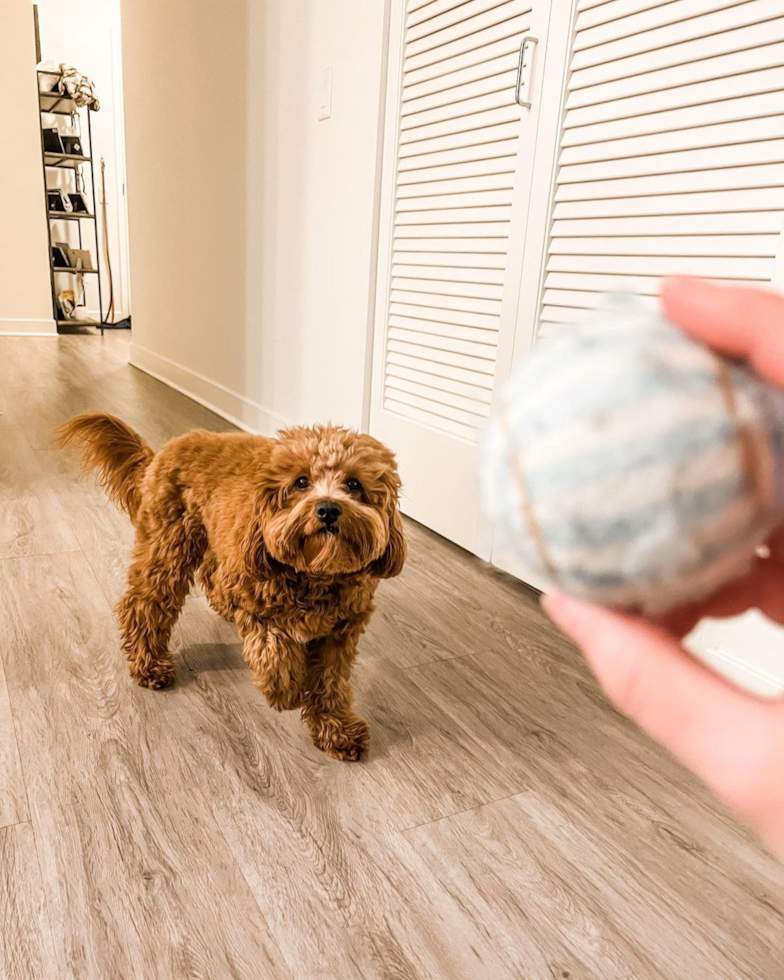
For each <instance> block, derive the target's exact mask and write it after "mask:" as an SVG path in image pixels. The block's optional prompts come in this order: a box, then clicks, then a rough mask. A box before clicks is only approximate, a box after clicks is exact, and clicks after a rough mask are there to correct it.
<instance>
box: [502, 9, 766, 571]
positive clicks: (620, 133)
mask: <svg viewBox="0 0 784 980" xmlns="http://www.w3.org/2000/svg"><path fill="white" fill-rule="evenodd" d="M563 61H564V64H563V67H562V71H561V77H560V79H557V78H555V77H554V76H553V77H549V78H547V79H546V80H545V86H546V87H548V91H547V93H546V95H545V98H546V99H547V100H549V101H548V109H547V112H548V114H549V115H551V116H552V117H557V119H558V120H559V123H557V124H556V123H553V124H552V125H551V131H550V132H549V134H548V135H547V136H542V135H541V134H540V139H539V145H538V149H537V159H536V161H535V166H534V175H533V182H534V186H535V187H537V189H538V190H540V191H541V192H542V194H541V195H540V197H539V198H537V199H536V200H535V202H534V203H533V204H532V209H531V214H530V215H529V222H528V228H527V235H528V243H527V247H526V252H525V260H524V269H523V277H522V289H521V301H520V309H519V315H518V327H517V336H516V341H515V358H516V357H519V356H524V355H525V353H526V352H527V351H529V350H530V348H531V345H532V343H533V342H534V340H535V338H536V337H537V336H541V337H546V336H547V335H550V334H555V333H557V332H558V331H559V330H564V329H569V325H570V324H571V323H572V322H573V321H575V320H577V319H579V318H580V317H582V316H583V315H584V312H585V310H586V309H589V308H591V307H593V306H594V305H595V304H596V302H597V300H598V298H599V296H600V294H601V293H603V292H605V291H607V290H609V289H625V290H630V291H632V292H635V293H638V294H641V295H642V296H644V297H646V299H647V300H648V302H650V303H651V304H653V303H655V302H656V298H655V297H656V294H657V292H658V288H659V281H660V279H661V277H663V276H667V275H672V274H683V275H696V276H702V277H707V278H712V279H717V280H726V281H732V282H738V283H752V284H759V285H764V284H769V283H770V282H771V280H772V279H773V277H774V275H775V274H776V265H777V258H776V256H777V253H778V255H779V259H778V262H779V263H780V262H781V261H782V255H784V246H783V245H782V236H783V229H784V0H745V2H738V0H576V2H575V3H574V9H573V12H572V30H571V32H570V41H569V43H568V51H567V52H566V53H565V57H564V59H563ZM556 89H557V90H558V91H557V95H556ZM556 102H557V104H556ZM544 112H545V110H543V115H544ZM545 188H546V191H545ZM542 196H544V197H545V198H546V199H547V202H548V203H547V204H544V203H543V202H542V200H541V197H542ZM492 560H493V562H494V563H496V564H498V565H500V566H501V567H503V568H506V569H507V570H509V571H512V572H513V573H514V572H515V571H516V567H515V566H516V562H515V560H514V557H513V556H512V555H510V554H509V553H508V552H506V553H505V552H504V551H503V549H502V547H501V546H500V544H496V546H495V547H494V549H493V559H492ZM534 584H536V583H534Z"/></svg>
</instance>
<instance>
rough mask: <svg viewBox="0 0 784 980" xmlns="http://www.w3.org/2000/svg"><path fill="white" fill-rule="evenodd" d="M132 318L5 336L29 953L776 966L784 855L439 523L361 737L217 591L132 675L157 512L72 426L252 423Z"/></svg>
mask: <svg viewBox="0 0 784 980" xmlns="http://www.w3.org/2000/svg"><path fill="white" fill-rule="evenodd" d="M127 353H128V344H127V337H121V336H114V335H110V336H107V337H106V339H105V340H101V339H99V338H97V337H63V338H60V339H57V340H55V339H51V340H50V339H48V338H29V339H28V338H24V339H22V338H0V411H1V412H2V415H0V976H2V977H7V978H13V980H17V978H18V980H30V978H35V980H37V978H39V977H53V978H58V980H59V978H70V977H75V978H78V980H88V978H96V980H123V978H140V980H156V978H163V980H179V978H185V977H200V978H210V980H221V978H224V977H226V978H229V977H232V978H243V980H244V978H248V980H256V978H267V977H274V978H277V977H281V978H285V977H291V978H297V980H300V978H304V980H311V978H330V980H331V978H341V980H343V978H396V980H403V978H417V980H427V978H445V980H460V978H468V980H504V978H511V977H514V978H523V980H553V978H556V980H566V978H572V980H576V978H599V980H631V978H645V980H660V978H673V980H702V978H704V980H724V978H726V980H739V978H749V980H777V978H781V977H784V869H782V868H781V867H779V866H778V865H777V864H776V863H775V862H774V861H772V860H771V859H770V858H769V857H767V856H766V855H765V854H764V853H763V851H762V850H761V849H760V847H758V846H757V844H756V843H755V842H754V840H753V839H752V838H751V837H750V835H749V834H748V833H746V832H745V831H744V830H743V829H741V828H740V827H739V826H738V825H737V823H736V822H735V820H734V819H733V818H732V817H731V816H729V815H728V814H727V813H726V812H725V811H724V810H723V809H722V808H721V807H720V806H719V805H718V804H716V803H715V802H714V801H713V800H712V799H711V798H710V796H709V795H708V793H707V792H706V791H705V790H704V789H703V788H702V787H701V786H700V785H699V784H698V783H697V782H696V780H695V779H693V778H692V777H691V776H690V775H689V774H687V773H686V772H684V771H683V770H682V769H680V768H679V766H678V765H676V764H675V763H674V762H673V761H672V760H671V759H669V758H668V757H667V756H666V755H665V753H664V752H662V751H661V750H660V749H659V748H658V747H656V746H655V745H653V744H652V743H651V742H650V741H648V740H647V739H646V738H645V737H644V736H643V735H641V734H640V733H639V732H638V731H636V730H635V729H634V727H633V726H632V725H630V724H629V723H628V722H627V721H626V720H624V719H623V718H621V717H619V716H618V715H617V714H616V713H615V712H613V711H612V710H611V709H610V708H609V707H608V706H607V704H606V703H605V701H604V699H603V697H602V695H601V694H600V692H599V691H598V689H597V686H596V684H595V682H594V681H593V679H592V677H591V676H590V674H589V672H588V671H587V669H586V667H585V665H584V664H583V662H582V660H581V658H580V656H579V655H578V654H577V652H576V651H575V650H573V649H572V648H571V647H570V646H569V645H568V644H566V643H565V642H564V641H563V640H562V639H561V638H560V637H559V636H558V635H557V634H556V632H555V631H554V629H553V628H552V627H551V626H550V625H549V623H548V622H547V621H546V620H545V618H544V617H543V616H542V614H541V612H540V611H539V607H538V603H537V599H536V597H535V595H534V594H533V593H531V592H530V591H528V590H526V589H525V588H524V587H522V586H521V585H519V584H518V583H515V582H513V581H511V580H510V579H507V578H505V577H503V576H502V575H500V574H498V573H496V572H494V571H492V570H491V569H489V568H488V567H486V566H485V565H483V564H482V563H481V562H479V561H477V560H475V559H474V558H472V557H470V556H469V555H466V554H465V553H463V552H461V551H460V550H459V549H457V548H455V547H453V546H451V545H450V544H448V543H446V542H444V541H442V540H440V539H439V538H437V537H436V536H435V535H433V534H431V533H429V532H427V531H426V530H424V529H422V528H421V527H418V526H416V525H413V524H411V523H409V525H408V530H409V537H410V545H411V558H410V561H409V564H408V566H407V568H406V570H405V572H404V574H403V575H402V576H401V578H399V579H397V580H395V581H391V582H388V583H383V584H382V587H381V588H380V590H379V610H378V613H377V615H376V617H375V619H374V621H373V624H372V627H371V629H370V631H369V633H368V634H367V636H366V637H365V639H364V642H363V650H362V656H361V658H360V663H359V665H358V668H357V672H356V690H357V701H358V705H359V706H360V708H361V710H362V712H363V713H364V714H365V716H366V717H367V718H368V719H369V720H370V722H371V725H372V736H373V745H372V753H371V755H370V757H369V758H368V760H367V761H366V762H363V763H361V764H360V765H347V764H340V763H337V762H334V761H332V760H330V759H328V758H326V757H325V756H323V755H320V754H319V753H318V752H316V750H315V749H314V748H313V747H312V746H311V745H310V743H309V740H308V739H307V737H306V735H305V732H304V730H303V728H302V726H301V724H300V723H299V721H298V719H297V718H296V717H295V716H294V715H292V714H288V715H278V714H275V713H274V712H272V711H270V710H269V709H268V708H267V707H266V706H265V704H264V702H263V700H262V698H261V696H260V695H259V694H258V693H257V691H256V690H255V688H254V687H253V684H252V682H251V678H250V674H249V673H248V672H247V670H246V669H245V668H244V666H243V663H242V658H241V655H240V648H239V644H238V642H237V637H236V635H235V633H234V631H233V630H232V629H231V628H230V627H229V626H228V625H227V624H226V623H224V622H222V621H221V620H219V619H218V618H217V616H215V615H214V614H213V613H212V612H211V611H210V609H209V608H208V607H207V605H206V603H205V600H204V599H203V598H202V597H199V596H194V597H193V598H191V599H190V600H189V601H188V604H187V607H186V610H185V612H184V615H183V617H182V619H181V622H180V624H179V626H178V628H177V631H176V636H175V639H174V643H175V645H176V648H177V650H178V654H179V661H180V668H179V678H178V681H177V684H176V686H175V687H173V688H172V689H171V690H168V691H163V692H152V691H148V690H142V689H140V688H138V687H136V686H134V685H133V684H132V683H131V682H130V680H129V679H128V677H127V674H126V668H125V664H124V662H123V659H122V657H121V655H120V652H119V648H118V637H117V631H116V628H115V624H114V619H113V615H112V605H113V603H114V602H115V601H116V599H117V597H118V594H119V591H120V589H121V587H122V579H123V572H124V566H125V562H126V559H127V555H128V548H129V543H130V540H131V534H130V528H129V525H128V522H127V519H126V518H125V517H124V516H123V515H122V514H120V513H118V512H117V511H116V510H115V509H114V508H113V507H112V506H111V505H110V504H109V503H108V502H107V501H106V500H105V499H104V497H103V496H102V494H101V493H100V492H99V491H98V490H96V488H95V487H94V485H93V483H92V482H91V481H89V480H88V481H82V480H80V479H79V478H78V473H77V467H76V465H75V463H74V461H73V460H72V459H71V458H69V457H68V456H66V455H65V454H63V453H60V452H59V451H57V450H54V449H53V448H52V447H51V444H50V436H51V432H52V429H53V428H54V427H55V425H57V424H58V423H59V422H61V421H63V420H64V419H65V418H66V417H68V416H69V415H71V414H72V413H74V412H77V411H81V410H84V409H87V408H102V409H106V410H109V411H112V412H114V413H116V414H118V415H121V416H122V417H123V418H125V419H127V420H128V421H129V422H130V423H131V424H133V425H135V426H136V427H138V429H139V430H140V431H141V432H142V433H143V434H144V435H145V436H146V437H147V438H148V439H149V440H150V441H151V442H152V443H153V444H154V445H155V444H160V443H161V442H162V441H163V440H165V439H167V438H168V437H170V436H172V435H175V434H177V433H179V432H182V431H184V430H186V429H188V428H193V427H197V426H201V427H208V428H212V429H224V428H227V426H226V424H225V423H224V422H222V421H221V420H220V419H219V418H217V417H216V416H214V415H212V414H210V413H209V412H207V411H206V410H205V409H203V408H201V407H199V406H198V405H196V404H194V403H193V402H191V401H189V400H188V399H187V398H185V397H183V396H181V395H179V394H177V393H176V392H174V391H172V390H170V389H168V388H167V387H165V386H164V385H162V384H160V383H158V382H156V381H154V380H153V379H151V378H149V377H147V376H146V375H144V374H141V373H140V372H137V371H135V370H134V369H132V368H131V367H129V366H128V364H127Z"/></svg>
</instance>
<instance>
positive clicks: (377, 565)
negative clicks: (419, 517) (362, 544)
mask: <svg viewBox="0 0 784 980" xmlns="http://www.w3.org/2000/svg"><path fill="white" fill-rule="evenodd" d="M406 550H407V549H406V538H405V535H404V534H403V522H402V521H401V520H400V511H399V510H398V509H397V507H395V508H394V509H393V511H392V516H391V517H390V519H389V543H388V544H387V547H386V550H385V551H384V554H383V555H382V556H381V557H380V558H377V559H376V561H374V562H373V564H372V565H371V566H370V571H371V573H372V574H373V575H375V576H376V577H377V578H394V577H395V576H396V575H399V574H400V573H401V572H402V571H403V565H404V564H405V561H406Z"/></svg>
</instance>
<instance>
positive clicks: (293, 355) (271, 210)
mask: <svg viewBox="0 0 784 980" xmlns="http://www.w3.org/2000/svg"><path fill="white" fill-rule="evenodd" d="M384 22H385V10H384V2H383V0H236V2H233V3H231V4H216V3H214V2H211V0H191V2H189V3H186V2H185V0H171V2H167V3H165V4H161V3H159V2H157V0H133V2H132V3H131V2H128V3H126V4H125V5H124V6H123V62H124V77H125V104H126V143H127V163H128V187H129V213H130V231H131V236H130V241H131V272H132V279H133V288H134V343H133V349H132V355H131V356H132V360H133V362H134V363H135V364H137V365H138V366H140V367H142V368H144V369H146V370H149V371H152V372H153V373H156V374H158V375H160V376H163V377H164V378H166V379H167V380H169V381H170V382H173V383H174V384H177V385H179V386H180V387H182V388H184V389H185V390H187V391H188V392H190V393H192V394H195V395H196V396H198V397H199V398H201V399H202V400H203V401H205V402H207V403H210V404H212V405H214V406H215V407H217V408H218V409H219V410H220V411H222V413H223V414H226V415H228V416H231V417H233V418H235V419H236V420H238V421H239V422H240V423H242V424H243V425H245V426H247V427H249V428H251V429H255V430H258V431H265V432H268V431H272V430H273V429H275V428H277V427H278V426H279V425H280V424H281V423H282V422H287V421H313V420H316V419H321V420H325V419H333V420H335V421H340V422H343V423H346V424H350V425H357V426H358V425H361V424H362V420H363V399H364V394H365V384H364V379H365V370H366V361H367V348H368V332H369V330H368V324H369V315H370V308H371V300H372V297H371V295H370V293H371V288H372V282H373V268H374V244H373V238H374V236H373V229H374V205H375V186H376V172H377V156H378V131H379V126H378V123H379V106H380V102H381V84H382V78H383V75H384V65H383V60H384V59H383V49H384V45H383V33H384ZM325 65H331V66H332V68H333V73H334V81H333V86H334V87H333V106H332V118H331V119H329V120H327V121H323V122H319V121H318V118H317V107H318V88H319V81H320V77H321V71H322V68H323V66H325Z"/></svg>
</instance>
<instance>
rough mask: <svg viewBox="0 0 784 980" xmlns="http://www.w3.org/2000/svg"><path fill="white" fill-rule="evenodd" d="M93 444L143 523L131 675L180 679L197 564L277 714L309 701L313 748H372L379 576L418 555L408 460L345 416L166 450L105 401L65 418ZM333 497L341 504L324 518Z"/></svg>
mask: <svg viewBox="0 0 784 980" xmlns="http://www.w3.org/2000/svg"><path fill="white" fill-rule="evenodd" d="M57 437H58V439H59V441H60V442H61V444H63V445H69V444H72V443H74V442H77V441H81V443H82V447H83V456H84V459H85V464H86V467H87V469H95V470H98V472H99V474H100V477H101V480H102V482H103V484H104V486H106V488H107V490H108V492H109V494H110V495H111V496H112V498H113V499H114V500H115V501H117V502H118V503H120V505H121V506H123V507H124V509H125V510H126V511H128V513H129V514H130V516H131V519H132V520H133V523H134V525H135V527H136V541H135V545H134V553H133V559H132V562H131V566H130V570H129V573H128V586H127V589H126V592H125V594H124V596H123V598H122V599H121V601H120V603H119V604H118V606H117V613H118V617H119V621H120V629H121V633H122V642H123V648H124V650H125V654H126V656H127V658H128V661H129V663H130V673H131V676H132V677H133V678H134V679H135V680H136V681H137V682H138V683H139V684H141V685H143V686H145V687H151V688H160V687H165V686H166V685H168V684H170V683H171V682H172V680H173V679H174V672H175V667H174V662H173V660H172V658H171V656H170V654H169V651H168V645H169V637H170V635H171V630H172V628H173V626H174V623H175V622H176V619H177V616H178V615H179V612H180V609H181V608H182V605H183V603H184V602H185V598H186V596H187V594H188V592H189V590H190V588H191V585H192V584H193V580H194V578H195V576H196V575H198V578H199V581H200V583H201V584H202V586H203V587H204V590H205V592H206V595H207V598H208V600H209V601H210V603H211V605H212V606H213V608H214V609H215V610H216V611H217V612H218V613H219V614H220V615H221V616H223V617H225V618H226V619H228V620H230V621H232V622H234V623H235V624H236V626H237V628H238V630H239V633H240V635H241V637H242V640H243V655H244V657H245V661H246V663H247V664H248V666H249V667H250V669H251V671H252V673H253V677H254V680H255V682H256V685H257V686H258V688H259V689H260V690H261V691H262V693H263V694H264V695H265V697H266V698H267V701H268V702H269V704H270V705H271V706H272V707H273V708H275V709H277V710H279V711H283V710H290V709H294V708H299V709H301V712H302V717H303V720H304V721H305V724H306V726H307V728H308V730H309V732H310V735H311V737H312V739H313V742H314V743H315V745H317V746H318V748H320V749H322V750H323V751H324V752H326V753H328V754H329V755H331V756H334V757H335V758H338V759H348V760H356V759H359V758H360V756H361V755H362V754H363V753H364V752H366V751H367V747H368V728H367V724H366V723H365V722H364V721H363V720H362V719H361V718H358V717H357V716H356V714H354V711H353V708H352V693H351V686H350V676H351V670H352V667H353V665H354V661H355V659H356V656H357V644H358V641H359V637H360V636H361V634H362V632H363V631H364V629H365V627H366V625H367V623H368V621H369V619H370V616H371V615H372V612H373V596H374V593H375V590H376V587H377V585H378V580H379V579H380V578H389V577H391V576H393V575H397V574H399V572H400V571H401V569H402V567H403V563H404V561H405V556H406V546H405V539H404V536H403V528H402V524H401V521H400V515H399V512H398V507H397V503H398V493H399V490H400V480H399V478H398V473H397V467H396V464H395V458H394V456H393V455H392V453H391V452H390V451H389V450H388V449H387V448H386V447H384V446H383V445H382V444H381V443H379V442H378V441H377V440H375V439H373V438H371V437H370V436H367V435H361V434H358V433H356V432H351V431H349V430H347V429H343V428H340V427H337V426H331V425H329V426H315V427H313V428H292V429H287V430H284V431H282V432H280V433H279V434H278V437H277V438H275V439H267V438H263V437H261V436H250V435H242V434H231V435H228V434H216V433H212V432H204V431H196V432H190V433H188V434H187V435H184V436H180V437H178V438H176V439H172V440H171V442H169V443H167V444H166V445H165V446H164V447H163V448H162V449H161V450H159V452H157V453H155V454H153V451H152V450H151V449H150V447H149V446H148V445H147V443H145V442H144V441H143V440H142V439H141V437H140V436H138V435H137V434H136V433H135V432H134V431H133V430H132V429H130V428H129V427H128V426H127V425H126V424H125V423H124V422H121V421H120V420H119V419H116V418H114V417H112V416H110V415H104V414H102V413H98V412H93V413H87V414H84V415H79V416H76V417H75V418H73V419H71V420H70V421H69V422H66V423H65V425H63V426H61V427H60V429H59V430H58V433H57ZM325 501H327V502H329V503H330V505H332V506H333V507H335V506H336V507H337V509H338V511H339V514H338V516H337V519H336V520H335V521H334V522H333V523H331V524H330V523H325V522H324V520H323V518H320V517H319V516H318V511H319V507H320V506H321V505H323V504H324V502H325Z"/></svg>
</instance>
